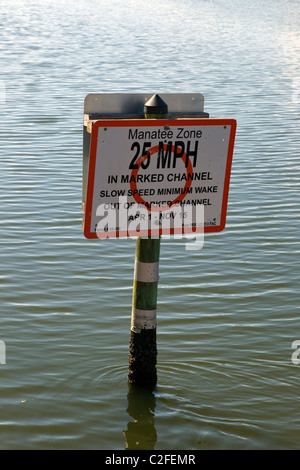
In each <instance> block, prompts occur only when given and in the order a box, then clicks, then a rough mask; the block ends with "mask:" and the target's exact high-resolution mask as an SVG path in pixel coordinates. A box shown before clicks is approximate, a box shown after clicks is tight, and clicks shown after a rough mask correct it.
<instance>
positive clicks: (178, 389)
mask: <svg viewBox="0 0 300 470" xmlns="http://www.w3.org/2000/svg"><path fill="white" fill-rule="evenodd" d="M0 24H1V30H0V36H1V40H0V50H1V56H0V57H1V74H0V85H1V86H0V91H1V96H0V107H1V125H0V131H1V136H0V139H1V147H0V152H1V176H0V178H1V209H0V211H1V218H0V224H1V265H0V266H1V267H0V269H1V271H0V276H1V294H0V295H1V330H0V339H1V341H3V342H4V343H5V347H6V363H5V364H0V377H1V388H0V397H1V399H0V410H1V411H0V432H1V439H0V443H1V444H0V447H1V449H66V448H67V449H115V450H118V449H120V450H122V449H125V447H127V448H129V449H136V448H142V449H156V450H159V449H168V450H170V449H171V450H176V449H185V450H201V449H281V448H284V449H298V448H299V447H300V413H299V404H300V399H299V393H298V392H299V386H300V380H299V376H300V365H298V364H297V363H294V362H293V361H292V353H293V352H294V351H295V350H294V349H293V348H292V343H293V342H294V341H295V340H298V339H300V329H299V313H300V312H299V251H300V246H299V215H300V211H299V208H300V205H299V189H300V185H299V175H300V151H299V136H300V132H299V104H300V83H299V77H300V75H299V52H300V34H299V31H300V28H299V26H300V9H299V2H298V1H297V0H280V1H279V0H272V1H271V0H264V1H262V0H260V1H256V0H255V1H250V0H239V1H234V0H229V1H228V0H226V1H225V0H211V1H207V0H206V1H205V0H187V1H185V2H182V1H179V0H166V1H164V2H161V1H158V0H154V1H153V2H151V4H149V2H145V1H135V0H126V2H125V1H122V0H109V1H108V0H102V1H84V0H77V1H76V2H75V1H71V0H70V1H67V0H59V1H55V0H53V1H51V0H45V1H43V2H37V1H35V0H26V1H17V0H2V1H1V6H0ZM90 92H115V93H117V92H133V93H134V92H147V93H152V92H153V93H156V92H158V93H159V92H178V93H180V92H201V93H203V94H204V97H205V110H206V111H207V112H209V113H210V116H211V117H230V118H235V119H236V120H237V123H238V128H237V136H236V144H235V151H234V158H233V168H232V177H231V186H230V194H229V205H228V213H227V226H226V229H225V231H224V232H222V233H219V234H211V235H207V236H206V238H205V243H204V247H203V249H202V250H198V251H197V250H196V251H187V250H186V249H185V243H186V240H163V241H162V246H161V261H160V284H159V293H158V298H159V308H158V337H157V341H158V386H157V389H156V390H155V391H154V392H153V393H148V392H146V391H138V390H134V391H130V390H129V388H128V384H127V367H128V346H129V336H130V331H129V330H130V315H131V294H132V278H133V264H134V253H135V241H134V240H120V241H115V240H107V241H99V240H94V241H91V240H86V239H85V238H84V237H83V234H82V229H81V220H82V216H81V179H82V122H83V101H84V98H85V96H86V95H87V94H88V93H90Z"/></svg>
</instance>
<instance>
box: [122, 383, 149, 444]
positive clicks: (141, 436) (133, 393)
mask: <svg viewBox="0 0 300 470" xmlns="http://www.w3.org/2000/svg"><path fill="white" fill-rule="evenodd" d="M127 400H128V408H127V412H128V414H129V416H130V417H131V418H132V419H133V421H131V420H130V421H129V422H128V426H127V430H126V431H124V436H125V438H126V447H125V449H126V450H153V449H154V446H155V444H156V441H157V434H156V429H155V424H154V410H155V404H156V397H155V395H154V393H153V390H152V389H143V388H139V387H136V386H133V385H129V392H128V395H127Z"/></svg>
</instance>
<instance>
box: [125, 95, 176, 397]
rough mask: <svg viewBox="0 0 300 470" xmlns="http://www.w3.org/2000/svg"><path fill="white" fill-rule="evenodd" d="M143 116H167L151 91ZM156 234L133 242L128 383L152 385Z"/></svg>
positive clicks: (164, 108)
mask: <svg viewBox="0 0 300 470" xmlns="http://www.w3.org/2000/svg"><path fill="white" fill-rule="evenodd" d="M144 114H145V119H167V118H168V106H167V104H166V103H165V102H164V101H163V100H162V99H161V98H160V97H159V96H158V95H153V96H152V98H150V100H149V101H147V103H146V104H145V107H144ZM159 254H160V237H159V236H158V237H156V238H154V237H153V238H151V237H143V238H141V237H139V238H138V239H137V242H136V253H135V269H134V281H133V296H132V314H131V332H130V345H129V372H128V381H129V383H130V384H133V385H137V386H141V387H147V388H148V387H152V388H153V387H155V385H156V383H157V373H156V362H157V345H156V308H157V288H158V279H159Z"/></svg>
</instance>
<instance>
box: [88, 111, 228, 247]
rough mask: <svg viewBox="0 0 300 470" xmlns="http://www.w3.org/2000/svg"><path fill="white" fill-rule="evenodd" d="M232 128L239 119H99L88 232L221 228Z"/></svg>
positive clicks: (146, 232)
mask: <svg viewBox="0 0 300 470" xmlns="http://www.w3.org/2000/svg"><path fill="white" fill-rule="evenodd" d="M235 131H236V121H235V120H234V119H201V118H200V119H189V118H184V119H163V120H159V119H124V120H123V119H117V120H98V121H95V123H94V124H93V127H92V135H91V145H90V156H89V169H88V178H87V192H86V207H85V220H84V235H85V236H86V237H87V238H119V237H131V236H150V235H151V236H154V235H170V234H180V233H187V234H193V233H197V232H219V231H221V230H223V229H224V227H225V221H226V211H227V201H228V191H229V181H230V172H231V162H232V155H233V147H234V139H235Z"/></svg>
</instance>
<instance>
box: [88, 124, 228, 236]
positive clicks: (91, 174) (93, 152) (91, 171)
mask: <svg viewBox="0 0 300 470" xmlns="http://www.w3.org/2000/svg"><path fill="white" fill-rule="evenodd" d="M180 123H181V124H184V125H185V126H195V125H199V126H201V127H203V126H219V125H220V126H230V136H229V145H228V152H227V162H226V169H225V178H224V187H223V199H222V209H221V217H220V224H219V225H209V226H204V227H199V230H197V229H198V227H197V228H196V227H191V228H190V229H185V233H186V234H188V233H191V234H195V233H197V231H199V232H202V233H203V232H204V233H210V232H221V231H222V230H223V229H224V228H225V224H226V214H227V204H228V195H229V183H230V174H231V166H232V157H233V149H234V140H235V134H236V120H235V119H230V118H225V119H214V118H208V119H202V118H197V119H189V118H183V119H112V120H107V119H106V120H99V121H96V122H95V123H94V124H93V127H92V135H91V144H90V156H89V168H88V178H87V192H86V205H85V219H84V229H83V230H84V236H85V237H86V238H88V239H95V238H100V237H98V235H97V232H94V231H92V230H91V219H92V207H93V197H94V181H95V169H96V157H97V144H98V130H99V128H100V127H129V126H135V127H151V126H152V127H160V126H166V125H167V126H170V127H173V126H178V124H180ZM152 149H155V147H152ZM152 149H150V150H152ZM153 153H155V152H154V150H153ZM140 158H141V157H139V159H138V161H139V166H140V164H141V161H140ZM135 171H136V172H138V169H137V170H135ZM189 171H190V170H189V168H187V172H189ZM191 182H192V180H191V179H190V184H191ZM181 196H182V199H183V198H184V197H185V194H181V195H180V196H178V198H176V200H175V201H173V205H174V204H175V202H178V199H179V198H180V197H181ZM139 197H140V196H139ZM140 199H141V201H143V200H142V198H140ZM141 201H140V200H139V201H138V202H141ZM144 203H145V202H143V204H144ZM169 208H170V207H168V209H169ZM157 209H158V210H160V211H161V208H157ZM166 209H167V208H166ZM166 209H165V210H166ZM151 210H153V209H151ZM195 229H196V230H195ZM145 232H146V233H140V234H139V235H140V236H147V235H149V234H148V231H145ZM175 233H182V230H181V229H178V231H176V230H174V229H173V230H172V232H171V233H170V231H168V232H167V233H164V231H163V229H160V230H159V235H164V234H167V235H169V234H170V235H173V234H175ZM105 235H106V237H107V238H109V236H110V235H111V236H112V237H114V236H115V237H116V238H119V237H127V236H128V233H124V232H122V233H121V234H120V233H119V232H117V233H116V234H114V233H110V232H107V233H106V234H105ZM101 238H104V237H101Z"/></svg>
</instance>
